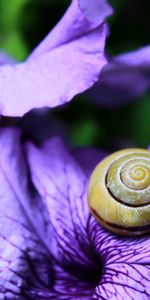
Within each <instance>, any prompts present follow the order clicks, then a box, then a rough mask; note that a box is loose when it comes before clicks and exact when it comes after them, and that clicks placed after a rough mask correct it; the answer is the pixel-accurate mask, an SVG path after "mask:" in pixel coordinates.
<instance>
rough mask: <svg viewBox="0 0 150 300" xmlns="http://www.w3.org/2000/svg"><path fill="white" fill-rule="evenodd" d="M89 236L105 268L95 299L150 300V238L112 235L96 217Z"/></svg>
mask: <svg viewBox="0 0 150 300" xmlns="http://www.w3.org/2000/svg"><path fill="white" fill-rule="evenodd" d="M89 234H90V236H91V240H92V242H93V244H94V245H95V247H96V251H97V252H98V253H99V254H100V255H101V257H103V261H104V265H105V267H104V272H103V276H102V278H101V280H100V283H99V286H98V287H97V288H96V289H95V296H94V298H93V299H101V298H102V299H107V300H109V299H111V300H115V299H117V300H123V299H125V298H126V299H130V300H134V299H139V300H143V299H144V300H148V299H150V238H149V237H145V238H138V239H137V238H135V239H131V238H121V237H117V236H115V235H111V234H110V233H109V232H107V231H105V230H104V229H102V228H101V226H100V225H99V224H98V223H97V222H96V221H95V220H94V219H93V218H91V221H90V225H89Z"/></svg>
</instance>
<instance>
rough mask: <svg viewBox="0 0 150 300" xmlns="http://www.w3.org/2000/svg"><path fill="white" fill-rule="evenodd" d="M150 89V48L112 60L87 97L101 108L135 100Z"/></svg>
mask: <svg viewBox="0 0 150 300" xmlns="http://www.w3.org/2000/svg"><path fill="white" fill-rule="evenodd" d="M149 87H150V46H147V47H144V48H142V49H139V50H137V51H133V52H131V53H127V54H123V55H120V56H117V57H114V58H112V60H110V62H109V63H108V65H107V66H105V67H104V68H103V71H102V73H101V77H100V79H99V81H98V82H97V83H96V84H95V85H94V87H93V88H92V89H91V90H90V91H89V95H90V96H91V97H92V98H93V99H95V100H96V102H97V103H98V104H101V105H102V106H106V107H107V106H112V107H113V106H116V105H121V104H124V103H127V102H130V101H134V100H136V99H137V98H138V97H139V96H141V95H142V94H144V93H145V92H146V91H147V90H148V88H149Z"/></svg>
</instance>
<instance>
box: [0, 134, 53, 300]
mask: <svg viewBox="0 0 150 300" xmlns="http://www.w3.org/2000/svg"><path fill="white" fill-rule="evenodd" d="M0 153H1V155H0V186H1V189H0V200H1V205H0V299H18V300H20V299H37V298H32V297H31V298H30V297H29V295H30V296H32V294H34V291H39V290H40V291H41V290H45V289H48V288H50V287H51V285H52V280H53V275H54V274H52V269H51V259H50V251H49V244H50V242H49V239H50V230H49V227H48V225H47V216H46V214H45V212H46V211H45V209H44V207H43V205H42V202H41V199H40V197H39V196H38V195H37V193H36V192H35V190H34V189H33V186H32V185H31V183H30V180H29V176H28V171H27V169H26V163H25V161H24V155H23V152H22V151H21V147H20V136H19V132H18V131H15V130H14V131H13V130H10V129H7V130H1V131H0Z"/></svg>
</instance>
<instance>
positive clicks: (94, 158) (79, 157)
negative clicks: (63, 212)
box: [73, 148, 108, 178]
mask: <svg viewBox="0 0 150 300" xmlns="http://www.w3.org/2000/svg"><path fill="white" fill-rule="evenodd" d="M106 155H108V153H106V151H104V150H99V149H96V148H79V149H76V150H74V152H73V156H74V157H75V159H76V161H77V162H78V164H79V165H80V166H81V167H82V169H83V170H84V173H85V174H86V176H87V178H88V177H89V176H90V175H91V173H92V171H93V170H94V168H95V167H96V165H97V164H98V163H99V162H100V161H101V160H102V159H104V158H105V156H106Z"/></svg>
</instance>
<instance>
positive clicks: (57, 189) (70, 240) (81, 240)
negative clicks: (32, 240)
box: [27, 138, 101, 299]
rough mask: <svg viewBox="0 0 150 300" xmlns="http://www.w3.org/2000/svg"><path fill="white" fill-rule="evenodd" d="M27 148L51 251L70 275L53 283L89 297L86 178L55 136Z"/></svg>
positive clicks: (91, 260) (92, 265)
mask: <svg viewBox="0 0 150 300" xmlns="http://www.w3.org/2000/svg"><path fill="white" fill-rule="evenodd" d="M27 151H28V163H29V166H30V169H31V176H32V181H33V183H34V185H35V187H36V189H37V190H38V192H39V194H40V195H41V197H42V199H43V202H44V203H45V205H46V206H47V208H48V212H49V220H50V224H51V227H52V233H51V238H52V239H53V240H55V241H56V245H55V247H54V248H53V247H51V251H52V254H53V256H54V257H55V259H56V260H57V264H58V265H60V266H61V268H62V269H63V272H66V274H67V273H68V274H70V280H69V275H66V276H67V278H68V282H67V281H66V279H65V278H64V277H63V276H62V279H61V280H60V279H59V278H58V282H57V279H56V285H57V286H59V281H60V285H61V286H62V290H61V292H62V293H66V295H68V292H69V291H70V292H69V293H74V295H76V297H77V295H79V293H81V291H82V293H83V296H84V297H85V295H86V296H87V295H89V297H90V296H91V295H92V290H93V288H94V287H95V285H96V284H95V280H96V279H95V277H96V276H97V272H96V270H97V260H96V255H95V253H94V252H93V249H92V245H91V242H90V239H89V236H88V234H87V226H88V225H87V224H88V220H89V215H90V214H89V209H88V205H87V194H86V187H87V177H86V176H85V175H84V172H83V171H82V169H81V168H80V167H79V165H78V164H77V163H76V161H75V160H74V159H73V158H72V156H71V155H70V154H69V153H68V151H67V150H66V149H65V146H64V145H63V143H62V142H61V141H60V140H59V139H58V138H54V139H52V140H50V141H49V142H47V143H46V144H45V145H44V146H43V148H41V149H38V148H35V147H34V146H33V145H32V144H29V145H28V147H27ZM99 268H101V264H99ZM56 278H57V274H56ZM61 282H62V283H61ZM75 282H76V284H75ZM77 282H78V284H77ZM96 282H97V281H96ZM61 286H60V287H59V289H61ZM75 286H78V288H76V287H75ZM70 299H74V298H73V294H72V296H70ZM87 299H88V298H87Z"/></svg>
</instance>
